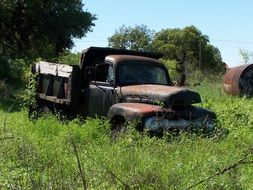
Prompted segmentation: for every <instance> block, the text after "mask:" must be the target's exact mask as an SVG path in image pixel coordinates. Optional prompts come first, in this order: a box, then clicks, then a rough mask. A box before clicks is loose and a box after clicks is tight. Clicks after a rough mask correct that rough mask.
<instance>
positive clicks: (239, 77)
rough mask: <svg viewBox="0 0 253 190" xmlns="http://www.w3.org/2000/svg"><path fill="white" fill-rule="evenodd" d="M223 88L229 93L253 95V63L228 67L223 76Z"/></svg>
mask: <svg viewBox="0 0 253 190" xmlns="http://www.w3.org/2000/svg"><path fill="white" fill-rule="evenodd" d="M223 89H224V91H225V92H226V93H227V94H231V95H246V96H253V64H245V65H241V66H238V67H234V68H232V69H230V70H229V71H228V72H227V73H226V74H225V76H224V80H223Z"/></svg>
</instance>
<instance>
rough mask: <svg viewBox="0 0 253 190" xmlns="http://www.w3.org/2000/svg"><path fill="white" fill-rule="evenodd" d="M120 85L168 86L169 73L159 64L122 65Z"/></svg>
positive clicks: (120, 66) (119, 70)
mask: <svg viewBox="0 0 253 190" xmlns="http://www.w3.org/2000/svg"><path fill="white" fill-rule="evenodd" d="M118 74H119V75H118V76H119V83H120V84H121V85H122V84H123V85H124V84H126V85H128V84H163V85H168V84H169V81H168V77H167V72H166V70H165V69H164V68H163V67H159V66H157V64H152V63H148V62H147V63H146V62H139V61H138V63H136V64H135V63H132V62H131V63H125V64H120V65H119V69H118Z"/></svg>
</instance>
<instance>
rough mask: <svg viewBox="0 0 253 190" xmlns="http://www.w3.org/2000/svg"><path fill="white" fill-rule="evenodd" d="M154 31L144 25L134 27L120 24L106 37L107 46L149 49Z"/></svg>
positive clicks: (140, 49)
mask: <svg viewBox="0 0 253 190" xmlns="http://www.w3.org/2000/svg"><path fill="white" fill-rule="evenodd" d="M153 36H154V31H152V30H150V29H148V27H147V26H145V25H139V26H138V25H137V26H135V27H130V26H129V27H126V26H124V25H123V26H121V27H120V28H119V30H116V32H115V34H114V35H113V36H111V37H110V38H108V41H109V46H110V47H113V48H119V49H129V50H136V51H150V50H151V42H152V40H153Z"/></svg>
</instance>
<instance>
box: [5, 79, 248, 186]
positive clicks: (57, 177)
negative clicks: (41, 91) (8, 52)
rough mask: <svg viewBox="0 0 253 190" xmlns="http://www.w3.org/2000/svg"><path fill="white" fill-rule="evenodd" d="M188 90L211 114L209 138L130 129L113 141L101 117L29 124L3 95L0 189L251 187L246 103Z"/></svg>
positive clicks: (204, 89)
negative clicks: (214, 115) (212, 123)
mask: <svg viewBox="0 0 253 190" xmlns="http://www.w3.org/2000/svg"><path fill="white" fill-rule="evenodd" d="M194 89H195V90H196V91H198V92H200V94H201V96H202V100H203V103H202V104H200V106H203V107H206V108H208V109H211V110H213V111H215V112H216V113H217V116H218V118H217V126H216V128H217V130H216V131H215V133H214V134H212V135H211V136H209V137H206V136H201V135H196V134H189V133H182V134H180V135H179V136H173V135H171V134H168V135H166V136H164V137H163V138H159V139H157V138H150V137H148V136H147V135H143V134H140V133H138V132H136V131H134V130H129V131H128V132H127V133H125V134H122V135H121V136H120V137H118V139H117V140H116V141H114V140H112V139H111V137H110V130H109V125H108V123H107V121H106V120H100V119H87V120H85V121H84V122H80V120H78V119H75V120H73V121H69V122H61V121H59V120H58V119H57V117H56V116H52V115H48V116H45V117H43V118H40V119H38V120H37V121H29V120H28V118H27V114H26V112H25V111H24V110H22V109H20V108H19V103H18V102H16V104H14V106H12V105H13V102H15V101H10V100H4V98H2V99H1V100H0V121H1V122H0V189H213V190H217V189H222V190H223V189H236V190H239V189H253V114H252V113H253V100H252V99H247V98H244V97H232V96H228V95H225V94H224V93H223V92H222V89H221V87H220V86H219V85H217V84H210V83H203V84H202V85H200V86H197V87H194ZM10 107H11V108H12V109H9V108H10ZM227 131H229V133H228V132H227Z"/></svg>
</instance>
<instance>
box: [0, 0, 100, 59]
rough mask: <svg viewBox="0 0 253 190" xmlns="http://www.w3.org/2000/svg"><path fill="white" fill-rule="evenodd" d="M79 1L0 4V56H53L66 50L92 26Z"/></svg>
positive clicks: (11, 0)
mask: <svg viewBox="0 0 253 190" xmlns="http://www.w3.org/2000/svg"><path fill="white" fill-rule="evenodd" d="M95 19H96V17H95V16H94V15H92V14H91V13H89V12H87V11H84V10H83V4H82V1H81V0H72V1H69V0H48V1H44V0H2V1H0V41H1V42H0V54H4V55H8V56H11V57H23V56H30V57H35V56H41V57H46V56H50V55H51V56H54V55H58V54H60V53H62V52H64V51H65V50H67V49H70V48H71V47H72V46H73V45H74V43H73V38H81V37H83V36H85V34H86V33H87V32H89V31H91V27H92V26H94V23H93V21H94V20H95Z"/></svg>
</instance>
